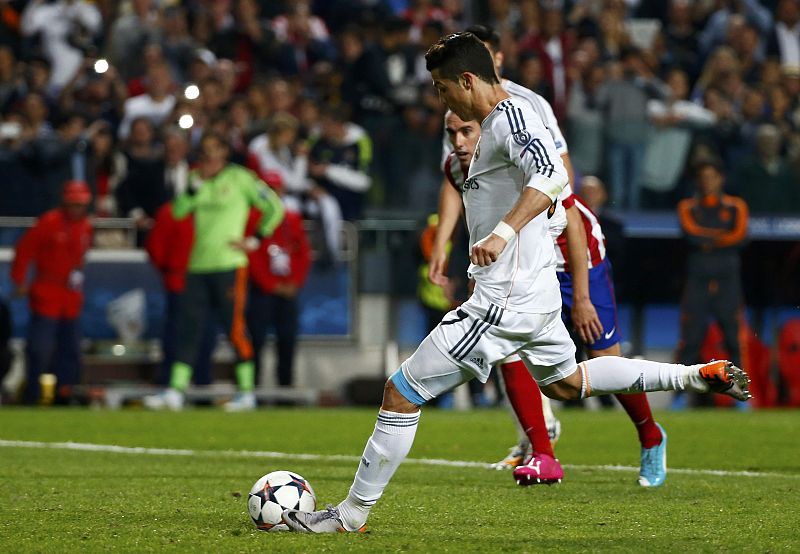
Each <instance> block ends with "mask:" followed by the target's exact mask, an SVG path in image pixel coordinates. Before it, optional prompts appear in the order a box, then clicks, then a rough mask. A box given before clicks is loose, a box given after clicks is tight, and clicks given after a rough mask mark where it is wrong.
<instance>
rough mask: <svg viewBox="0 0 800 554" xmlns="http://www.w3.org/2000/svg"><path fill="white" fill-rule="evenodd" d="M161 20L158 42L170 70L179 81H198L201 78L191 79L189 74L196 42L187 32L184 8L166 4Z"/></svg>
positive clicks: (187, 25) (187, 26)
mask: <svg viewBox="0 0 800 554" xmlns="http://www.w3.org/2000/svg"><path fill="white" fill-rule="evenodd" d="M162 20H163V26H162V34H161V39H160V43H159V44H160V45H161V51H162V52H163V55H164V59H165V60H166V62H167V63H168V64H169V67H170V71H171V72H172V73H173V75H177V76H178V78H179V79H180V80H181V82H186V81H194V82H196V83H199V82H200V81H202V79H193V78H192V76H191V70H192V62H193V60H194V59H195V52H196V50H197V44H196V43H195V41H194V39H193V38H192V37H191V35H190V34H189V24H188V22H187V20H186V10H185V9H184V8H183V7H181V6H177V5H173V6H167V7H165V8H164V9H163V12H162ZM209 53H210V52H209ZM212 56H213V54H212Z"/></svg>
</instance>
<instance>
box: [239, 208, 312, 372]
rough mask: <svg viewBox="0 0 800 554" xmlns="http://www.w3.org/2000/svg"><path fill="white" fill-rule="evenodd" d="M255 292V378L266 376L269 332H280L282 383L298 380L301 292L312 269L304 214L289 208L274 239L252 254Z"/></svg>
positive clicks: (251, 305) (250, 317)
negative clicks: (264, 359) (265, 351)
mask: <svg viewBox="0 0 800 554" xmlns="http://www.w3.org/2000/svg"><path fill="white" fill-rule="evenodd" d="M260 217H261V214H260V213H258V212H255V211H254V212H251V214H250V222H249V224H248V228H249V229H250V232H254V231H255V229H256V227H257V226H258V220H259V219H260ZM248 257H249V266H248V267H249V270H250V293H249V296H248V299H247V328H248V329H249V330H250V333H251V335H252V337H253V351H254V352H255V364H256V379H257V381H258V380H259V379H262V378H263V376H262V374H261V371H262V364H261V356H262V349H263V347H264V342H265V340H266V335H267V331H269V330H270V329H271V330H273V331H274V333H275V346H276V349H277V367H276V373H277V377H278V385H279V386H281V387H290V386H292V384H293V382H294V355H295V349H296V346H297V336H298V333H299V330H300V310H299V308H300V306H299V302H298V300H297V297H298V295H299V293H300V291H301V290H302V288H303V285H304V284H305V281H306V278H307V277H308V271H309V269H310V268H311V247H310V246H309V244H308V238H307V237H306V232H305V230H304V229H303V219H302V217H301V216H300V214H299V213H298V212H295V211H293V210H290V209H289V208H288V207H287V208H286V210H285V211H284V218H283V221H282V222H281V224H280V225H278V227H277V228H276V229H275V232H274V233H273V234H272V236H270V237H269V238H266V239H264V240H263V241H261V246H259V248H258V249H257V250H256V251H254V252H251V253H250V254H249V255H248Z"/></svg>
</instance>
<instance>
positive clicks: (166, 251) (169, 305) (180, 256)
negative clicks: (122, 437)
mask: <svg viewBox="0 0 800 554" xmlns="http://www.w3.org/2000/svg"><path fill="white" fill-rule="evenodd" d="M193 241H194V219H193V218H192V217H187V218H185V219H182V220H180V221H178V220H177V219H175V218H174V217H173V216H172V203H171V202H167V203H166V204H164V205H162V206H161V207H160V208H159V209H158V211H157V212H156V216H155V222H154V223H153V228H152V229H151V230H150V233H149V234H148V235H147V240H146V242H145V245H144V246H145V250H147V254H148V255H149V256H150V261H151V262H152V264H153V266H154V267H155V268H156V269H157V270H158V272H159V273H160V274H161V279H162V281H163V282H164V290H165V292H166V297H165V309H164V329H163V333H162V335H161V357H162V360H161V368H160V370H159V373H158V375H157V377H156V382H157V384H159V385H167V384H168V383H169V378H170V372H171V369H172V363H173V362H174V361H175V354H176V350H177V340H178V306H179V304H180V297H181V294H182V293H183V290H184V289H185V288H186V267H187V265H188V264H189V254H190V253H191V250H192V242H193ZM216 339H217V326H216V322H215V321H209V322H208V324H207V325H206V329H205V331H204V335H203V338H202V339H201V341H200V347H199V349H198V352H197V359H196V360H195V365H194V366H193V368H194V374H193V379H194V382H195V384H196V385H209V384H211V356H212V355H213V353H214V348H215V346H216V344H217V340H216Z"/></svg>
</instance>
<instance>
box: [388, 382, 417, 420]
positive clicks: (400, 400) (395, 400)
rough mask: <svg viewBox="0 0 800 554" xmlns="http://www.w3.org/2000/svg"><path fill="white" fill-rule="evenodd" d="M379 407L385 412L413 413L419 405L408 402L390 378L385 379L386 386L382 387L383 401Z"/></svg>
mask: <svg viewBox="0 0 800 554" xmlns="http://www.w3.org/2000/svg"><path fill="white" fill-rule="evenodd" d="M381 409H382V410H385V411H387V412H395V413H398V414H413V413H414V412H418V411H419V406H417V405H416V404H413V403H411V402H409V400H408V399H407V398H406V397H405V396H403V395H402V394H400V391H399V390H397V387H395V386H394V383H392V380H391V379H388V380H387V381H386V386H384V387H383V403H382V404H381Z"/></svg>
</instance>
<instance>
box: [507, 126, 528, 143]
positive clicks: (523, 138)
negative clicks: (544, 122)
mask: <svg viewBox="0 0 800 554" xmlns="http://www.w3.org/2000/svg"><path fill="white" fill-rule="evenodd" d="M511 136H512V137H513V138H514V142H516V143H517V144H519V145H520V146H526V145H527V144H528V143H529V142H530V141H531V134H530V133H529V132H528V131H526V130H524V129H523V130H522V131H517V132H516V133H513V134H512V135H511Z"/></svg>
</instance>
